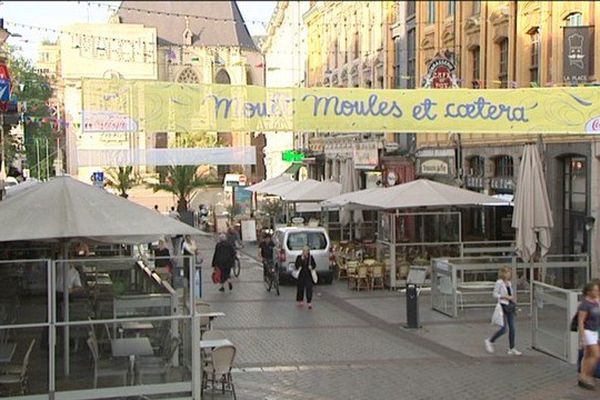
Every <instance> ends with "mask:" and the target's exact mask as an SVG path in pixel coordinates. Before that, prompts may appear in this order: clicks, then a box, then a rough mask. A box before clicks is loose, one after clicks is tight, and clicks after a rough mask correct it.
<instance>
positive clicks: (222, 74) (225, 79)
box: [215, 69, 231, 85]
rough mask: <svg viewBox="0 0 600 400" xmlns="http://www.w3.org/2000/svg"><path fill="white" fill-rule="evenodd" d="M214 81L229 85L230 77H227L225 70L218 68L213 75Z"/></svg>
mask: <svg viewBox="0 0 600 400" xmlns="http://www.w3.org/2000/svg"><path fill="white" fill-rule="evenodd" d="M215 83H220V84H222V85H229V84H230V83H231V78H230V77H229V74H228V73H227V71H225V70H224V69H221V70H219V72H217V76H216V77H215Z"/></svg>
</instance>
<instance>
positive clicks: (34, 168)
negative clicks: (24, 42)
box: [6, 47, 56, 177]
mask: <svg viewBox="0 0 600 400" xmlns="http://www.w3.org/2000/svg"><path fill="white" fill-rule="evenodd" d="M7 53H8V54H7V59H6V62H7V66H8V69H9V71H10V76H11V81H12V98H13V99H14V100H16V101H18V102H20V103H22V104H24V105H25V111H24V113H23V119H24V121H25V143H24V145H25V155H26V158H27V162H28V164H29V167H30V169H31V173H32V174H34V175H35V176H40V177H44V176H46V175H47V174H48V175H51V173H50V171H46V164H47V165H50V166H52V163H53V161H54V158H55V152H56V135H55V132H54V129H53V126H54V125H53V122H54V121H53V120H52V112H51V110H50V109H49V107H48V100H49V99H50V98H51V97H52V87H51V85H50V82H49V81H48V79H47V78H46V77H45V76H43V75H41V74H39V73H38V72H36V71H35V68H34V67H33V64H32V63H31V61H30V60H28V59H26V58H25V57H23V56H22V55H21V54H20V52H19V50H18V49H16V48H14V47H9V49H8V52H7ZM36 142H37V146H36ZM7 143H8V142H7ZM46 146H48V151H47V152H48V154H49V155H50V160H48V162H46V160H45V157H46ZM38 149H39V158H38ZM17 150H18V149H17V148H16V147H15V148H14V149H13V151H12V153H11V152H9V153H8V154H10V155H12V156H13V159H14V156H15V155H16V152H17ZM7 161H9V162H12V161H13V160H12V159H8V157H7Z"/></svg>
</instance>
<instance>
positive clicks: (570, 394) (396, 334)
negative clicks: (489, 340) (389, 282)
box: [203, 241, 600, 400]
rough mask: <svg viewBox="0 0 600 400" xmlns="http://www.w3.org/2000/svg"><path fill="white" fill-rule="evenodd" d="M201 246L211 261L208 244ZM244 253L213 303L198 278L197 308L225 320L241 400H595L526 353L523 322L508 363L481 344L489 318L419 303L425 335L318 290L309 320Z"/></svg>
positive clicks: (556, 367) (341, 287) (355, 301)
mask: <svg viewBox="0 0 600 400" xmlns="http://www.w3.org/2000/svg"><path fill="white" fill-rule="evenodd" d="M203 246H204V248H203V251H205V259H207V261H210V258H211V257H212V243H208V242H206V241H204V243H203ZM242 253H243V254H242V272H241V275H240V278H239V279H238V281H237V282H235V283H234V289H233V291H231V292H229V291H227V292H225V293H220V292H218V291H217V287H215V286H214V285H212V283H210V282H209V280H210V276H209V275H210V274H206V273H205V274H204V275H205V276H204V277H203V282H204V299H205V300H207V301H208V302H209V303H211V304H212V305H213V307H214V308H215V309H216V310H219V311H223V312H225V313H226V315H227V316H226V317H224V318H220V319H218V320H216V321H215V323H214V329H221V330H224V331H225V332H226V334H227V337H228V338H230V339H231V340H232V341H233V342H234V343H235V344H236V346H237V348H238V354H237V357H236V362H235V364H236V369H235V371H234V381H235V383H236V390H237V394H238V399H242V400H246V399H247V400H254V399H265V400H270V399H273V400H274V399H290V400H308V399H311V400H312V399H324V400H334V399H344V400H346V399H503V400H505V399H531V400H533V399H543V400H548V399H572V400H583V399H597V398H600V395H598V393H591V392H585V391H582V390H581V389H579V388H577V387H576V385H575V383H576V372H575V369H574V367H573V366H571V365H568V364H566V363H564V362H562V361H559V360H557V359H554V358H552V357H549V356H546V355H544V354H542V353H539V352H536V351H534V350H532V349H530V330H529V320H528V319H527V317H526V316H520V317H519V320H518V324H517V326H518V333H517V344H518V347H519V348H520V349H521V350H522V351H523V352H524V355H523V356H522V357H517V358H515V357H509V356H508V355H506V348H503V347H505V346H506V341H507V340H506V338H502V339H500V340H499V342H498V343H497V346H496V347H497V351H496V353H495V354H494V355H489V354H487V353H486V352H485V351H484V348H483V339H484V338H485V337H486V335H490V334H491V331H492V330H493V327H492V326H491V325H490V323H489V317H490V310H479V311H478V310H472V311H468V312H465V313H464V315H461V316H460V317H459V318H457V319H451V318H448V317H446V316H443V315H441V314H439V313H436V312H433V311H431V307H430V302H429V296H428V295H424V296H422V297H421V304H420V309H421V323H422V325H423V328H422V329H420V330H419V331H416V332H415V331H409V330H406V329H404V328H403V327H402V323H404V321H405V318H404V312H405V311H404V310H405V308H404V300H403V297H402V296H401V295H399V294H397V293H392V292H388V291H381V290H380V291H373V292H361V293H356V292H353V291H349V290H348V289H347V287H346V285H345V283H339V282H335V283H334V285H332V286H319V287H317V288H316V296H315V299H314V301H313V302H314V304H315V308H314V309H313V310H312V311H309V310H307V309H304V308H302V309H299V308H297V307H296V306H295V288H294V287H292V286H284V287H282V292H281V296H279V297H278V296H277V295H276V294H274V293H267V292H266V290H265V288H264V286H263V284H262V270H261V268H260V264H259V263H258V262H257V261H256V260H255V259H254V257H255V254H256V248H255V247H254V246H246V247H245V248H244V249H243V250H242ZM207 264H209V262H207ZM522 314H526V313H522ZM206 395H207V398H211V395H210V392H207V393H206ZM214 398H216V399H222V398H229V397H227V396H226V395H225V396H223V395H221V394H220V393H216V394H215V396H214Z"/></svg>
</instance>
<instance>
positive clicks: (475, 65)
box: [471, 46, 481, 89]
mask: <svg viewBox="0 0 600 400" xmlns="http://www.w3.org/2000/svg"><path fill="white" fill-rule="evenodd" d="M480 51H481V49H480V47H479V46H475V47H473V49H472V50H471V61H472V70H473V82H471V83H472V85H473V89H479V88H480V87H481V84H480V79H481V72H480V71H481V68H480V67H481V64H480V63H481V61H480V55H481V53H480Z"/></svg>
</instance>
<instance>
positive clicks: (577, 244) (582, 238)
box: [562, 156, 588, 254]
mask: <svg viewBox="0 0 600 400" xmlns="http://www.w3.org/2000/svg"><path fill="white" fill-rule="evenodd" d="M587 186H588V182H587V161H586V158H585V157H580V156H572V157H566V158H564V159H563V221H562V222H563V226H562V228H563V235H562V236H563V252H564V253H565V254H580V253H585V252H586V251H587V250H586V247H587V246H586V242H587V241H586V232H585V217H586V215H587V212H588V195H587Z"/></svg>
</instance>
